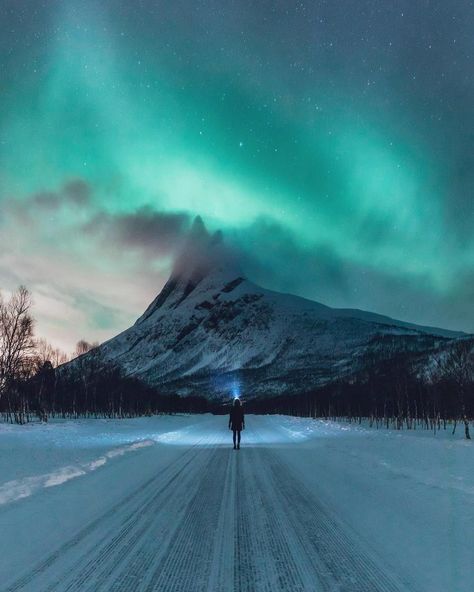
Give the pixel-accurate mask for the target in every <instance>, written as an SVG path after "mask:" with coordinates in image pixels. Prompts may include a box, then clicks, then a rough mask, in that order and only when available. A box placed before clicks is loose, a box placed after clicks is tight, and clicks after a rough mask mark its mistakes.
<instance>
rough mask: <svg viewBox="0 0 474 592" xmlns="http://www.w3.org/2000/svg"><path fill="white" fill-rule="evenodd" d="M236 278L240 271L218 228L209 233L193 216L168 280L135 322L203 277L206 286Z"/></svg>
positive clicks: (174, 302)
mask: <svg viewBox="0 0 474 592" xmlns="http://www.w3.org/2000/svg"><path fill="white" fill-rule="evenodd" d="M236 278H242V272H241V269H240V266H239V264H238V262H237V258H236V256H235V253H234V252H233V251H232V249H230V248H229V247H228V246H227V245H226V244H225V242H224V236H223V234H222V232H221V231H220V230H218V231H216V232H214V233H210V232H209V231H208V230H207V228H206V226H205V224H204V222H203V220H202V218H201V217H200V216H196V218H195V219H194V221H193V224H192V226H191V228H190V230H189V232H188V234H187V236H186V238H185V240H184V243H183V247H182V249H181V251H180V252H179V254H178V256H177V257H176V260H175V262H174V265H173V269H172V271H171V275H170V277H169V279H168V281H167V282H166V284H165V285H164V287H163V289H162V290H161V292H160V293H159V294H158V296H157V297H156V298H155V300H154V301H153V302H152V303H151V304H150V306H149V307H148V308H147V309H146V311H145V313H144V314H143V315H142V316H141V317H140V318H139V319H138V321H137V323H140V322H142V321H144V320H146V319H148V318H149V317H150V316H151V315H152V314H153V313H154V312H155V311H156V310H158V309H160V308H162V307H163V306H165V305H166V306H167V307H172V308H176V307H177V306H179V305H180V304H181V302H183V301H184V300H186V298H187V297H188V296H189V295H190V294H191V293H192V292H193V291H194V290H195V288H196V287H197V286H198V285H200V284H202V282H203V280H205V279H207V281H206V286H207V288H208V289H209V288H211V287H213V288H219V287H221V286H225V285H227V284H228V283H229V282H230V281H232V280H235V279H236ZM207 284H209V285H207Z"/></svg>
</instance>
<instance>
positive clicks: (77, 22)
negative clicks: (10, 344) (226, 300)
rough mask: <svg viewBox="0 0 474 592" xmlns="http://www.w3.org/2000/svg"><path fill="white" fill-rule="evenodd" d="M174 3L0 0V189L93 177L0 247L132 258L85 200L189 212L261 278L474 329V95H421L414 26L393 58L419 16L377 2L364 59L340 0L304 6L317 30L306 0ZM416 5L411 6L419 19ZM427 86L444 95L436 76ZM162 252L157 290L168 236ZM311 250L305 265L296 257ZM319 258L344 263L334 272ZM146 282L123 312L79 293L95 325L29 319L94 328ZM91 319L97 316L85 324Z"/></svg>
mask: <svg viewBox="0 0 474 592" xmlns="http://www.w3.org/2000/svg"><path fill="white" fill-rule="evenodd" d="M27 4H30V5H33V4H34V5H36V4H37V5H38V7H39V6H40V3H36V2H30V3H27ZM178 4H179V5H180V6H181V12H180V11H179V10H178V8H177V7H176V6H175V7H174V8H173V9H172V8H171V7H170V6H169V5H167V4H166V3H165V4H162V3H156V2H155V3H153V2H144V3H139V5H137V10H136V12H135V13H133V12H132V11H131V8H130V7H129V6H127V3H125V2H116V3H113V2H104V3H99V2H85V3H77V2H61V3H54V2H53V3H51V6H50V7H49V9H48V10H46V9H42V8H38V9H37V11H36V12H35V13H34V14H33V15H31V14H30V15H29V16H28V15H25V14H23V15H22V16H21V18H20V16H19V14H16V13H15V8H14V5H13V4H11V3H7V6H12V7H13V8H11V9H10V11H9V13H8V18H9V27H10V29H12V30H13V28H14V27H20V26H21V27H23V29H24V34H25V35H24V37H21V36H20V35H18V30H17V31H16V33H15V39H16V40H17V41H16V44H15V45H13V46H9V51H8V52H6V51H5V48H6V47H7V44H8V39H7V40H5V39H4V41H3V45H4V46H3V47H2V52H3V53H2V56H3V57H2V58H1V60H2V66H3V68H2V78H1V86H0V203H1V202H2V201H3V202H4V203H5V204H7V203H8V204H9V206H8V208H9V210H8V211H11V209H12V208H11V205H12V203H15V204H16V206H17V207H18V208H21V207H23V208H24V209H25V210H26V211H28V210H29V209H31V208H30V203H31V200H32V199H34V196H38V195H44V194H48V193H52V194H55V195H62V192H63V189H62V188H64V186H65V185H66V184H67V183H69V182H70V181H71V180H80V181H81V182H83V183H84V184H85V185H86V186H87V187H88V191H89V192H90V200H91V203H90V204H89V205H88V206H87V207H88V212H85V213H84V212H78V210H77V208H73V207H65V208H60V210H59V211H58V212H56V213H55V215H54V217H53V218H54V220H53V218H51V216H49V214H48V216H49V217H48V216H45V215H44V213H41V214H40V213H39V214H38V216H39V217H40V216H44V220H43V219H41V220H40V219H39V218H38V219H37V220H36V224H37V226H38V227H39V226H41V225H42V230H41V232H39V233H38V234H35V240H34V243H33V239H31V241H30V239H29V237H28V236H24V237H23V238H22V239H21V244H20V243H17V244H16V245H11V243H10V246H9V247H8V246H7V245H4V249H7V248H10V249H11V250H12V251H13V249H15V248H16V249H18V248H21V249H22V251H23V252H24V251H26V252H27V251H28V249H33V248H34V249H35V250H36V251H37V253H40V252H41V251H42V249H44V252H45V257H47V256H50V255H51V251H49V250H48V249H53V247H54V248H55V249H57V251H59V254H60V256H64V258H65V259H67V257H70V256H74V257H75V258H76V259H77V260H78V261H83V262H84V264H85V262H86V261H87V260H90V258H93V259H95V262H94V264H93V265H92V267H93V268H95V269H97V270H102V271H103V270H108V271H110V272H111V273H112V271H113V270H112V269H111V268H113V267H114V266H115V268H116V270H117V273H118V272H119V271H120V274H123V273H124V272H125V271H126V270H128V271H130V269H131V268H133V274H138V273H139V272H141V270H142V264H139V263H137V261H138V258H134V257H132V256H129V255H127V254H126V253H124V252H123V250H120V249H118V250H117V253H116V254H115V255H113V254H111V253H104V252H103V251H101V250H100V248H99V246H98V244H97V242H96V241H95V239H94V237H91V236H90V234H87V233H84V232H83V230H82V229H83V228H84V226H81V223H84V224H86V223H87V220H88V218H90V217H91V216H97V215H99V214H98V213H100V216H102V217H104V216H107V217H110V219H119V218H120V217H124V216H133V215H134V214H135V213H136V212H143V211H146V212H159V213H162V214H163V215H168V214H169V215H177V216H183V217H185V218H186V219H189V220H191V219H192V218H193V217H194V216H195V215H201V216H202V218H203V219H204V221H205V223H206V225H207V226H208V227H209V228H211V229H214V230H215V229H222V230H223V232H224V235H227V236H228V240H229V241H230V242H233V243H235V244H236V245H238V246H239V248H242V249H244V250H245V252H246V254H247V255H248V267H249V272H251V271H252V270H253V273H254V275H257V277H254V278H253V279H255V280H256V281H262V282H263V283H265V284H266V285H269V287H274V288H277V289H282V288H286V289H292V291H295V292H298V293H300V294H302V295H305V296H308V297H314V298H320V299H324V300H325V302H326V303H328V304H330V305H340V306H359V307H362V308H366V309H372V310H373V309H376V310H377V311H378V312H383V313H386V314H391V315H392V316H401V317H403V318H406V319H407V320H411V321H415V322H416V321H417V322H426V323H430V324H444V325H447V326H449V327H453V328H459V329H464V330H474V315H473V313H472V311H471V312H469V307H468V305H467V303H468V301H469V298H470V296H471V295H472V294H473V292H474V289H473V287H472V280H473V273H472V270H473V264H474V238H473V237H474V235H473V233H471V232H469V229H470V228H471V229H472V226H471V223H472V222H473V221H474V215H473V200H472V185H471V184H470V181H472V173H471V171H470V169H469V166H468V165H467V164H466V161H465V160H466V157H465V153H464V157H463V158H464V160H463V169H462V174H461V172H460V164H459V163H460V160H459V159H460V155H462V154H463V150H464V151H466V150H469V148H472V147H473V144H474V142H473V140H472V137H473V136H472V132H473V130H472V127H473V113H472V104H474V102H472V98H474V97H473V95H472V94H470V99H471V104H470V105H468V104H467V102H466V105H467V106H466V107H464V105H465V103H464V101H465V100H466V99H467V98H468V97H467V96H465V95H461V93H459V92H458V93H457V94H456V93H453V96H454V98H455V99H456V97H457V100H458V102H459V104H458V105H457V106H455V107H452V106H451V105H450V108H449V109H447V107H446V104H445V103H444V102H443V103H442V104H441V103H440V102H438V101H437V97H436V95H432V94H426V93H432V90H431V86H430V84H429V83H432V84H434V82H433V78H436V77H437V76H438V77H439V76H441V70H442V65H441V64H438V63H436V62H435V58H434V57H433V62H432V63H431V62H430V61H429V60H430V59H431V58H430V55H429V51H425V46H427V45H429V41H430V39H428V38H427V37H426V35H425V37H424V40H423V41H422V42H420V43H422V44H423V50H424V51H423V52H421V50H420V52H417V53H414V54H413V55H414V59H413V62H414V63H413V64H412V66H411V67H410V68H409V71H408V72H405V70H404V69H403V67H402V66H403V64H402V57H401V56H403V55H404V52H405V51H406V48H405V46H404V43H406V39H407V38H409V39H411V38H410V34H409V32H410V31H411V27H412V26H413V25H410V29H409V31H405V30H404V28H403V27H405V24H404V22H400V23H399V25H398V30H397V25H394V26H395V30H394V31H393V34H392V36H391V37H390V39H391V40H392V41H388V39H387V38H386V37H385V36H384V35H383V34H382V33H383V32H384V28H383V26H386V21H385V18H384V15H383V13H382V14H379V15H378V16H376V17H374V16H373V17H372V23H373V24H374V26H375V28H376V29H377V26H378V27H379V29H380V32H379V34H378V35H377V37H376V40H375V41H374V43H376V45H377V46H378V49H379V54H378V56H377V54H376V53H374V52H371V53H368V54H367V55H369V62H370V67H369V66H368V65H367V64H366V63H364V56H365V53H364V48H361V47H360V44H361V43H362V42H360V41H359V42H357V39H356V34H355V33H354V40H352V41H351V39H352V38H349V39H347V38H344V36H343V33H342V31H343V25H344V23H346V21H345V20H344V19H342V16H340V15H339V20H337V19H338V16H337V14H336V15H335V16H334V15H333V16H332V20H331V17H330V16H328V14H329V15H331V14H332V13H331V9H330V8H329V7H327V5H326V3H315V5H314V6H310V7H309V8H308V10H310V11H311V12H312V13H313V12H314V16H315V22H317V18H316V17H317V14H323V13H324V15H325V16H323V17H321V18H323V23H322V24H320V25H319V28H317V31H318V32H319V35H320V36H319V37H318V34H317V32H315V31H313V30H312V29H311V27H310V26H309V25H308V24H306V21H307V18H308V15H307V14H305V15H298V14H292V15H291V18H290V17H288V14H287V16H286V18H287V21H288V22H287V23H286V24H285V22H284V9H283V7H282V6H281V5H280V4H278V3H277V4H275V6H277V7H279V8H275V9H274V10H272V12H271V14H270V16H268V18H265V15H266V13H265V10H264V5H265V6H267V8H268V5H266V4H265V3H263V4H262V6H260V7H259V8H255V11H256V13H257V14H254V15H253V16H254V18H255V20H256V21H257V22H259V23H260V27H261V31H262V34H261V35H259V34H258V31H259V29H258V27H257V25H254V24H252V21H253V19H251V18H250V17H249V16H247V15H246V13H245V12H244V11H243V9H242V8H241V9H238V8H237V6H236V4H235V3H224V5H223V6H222V7H220V8H219V9H218V8H216V7H217V5H216V4H215V3H212V7H207V8H208V9H209V12H208V13H207V16H206V15H205V14H203V9H202V7H203V6H204V12H205V11H206V10H207V9H206V6H205V4H206V3H204V4H201V3H199V6H201V11H200V12H199V11H198V9H197V6H198V5H197V4H196V5H195V6H194V8H191V5H190V4H189V3H181V2H180V3H178ZM346 4H347V3H346ZM362 4H365V3H364V2H363V3H362ZM367 4H369V3H367ZM318 6H319V8H318ZM152 8H153V10H152ZM211 8H212V10H211ZM5 10H6V9H5ZM247 10H248V11H250V10H251V9H250V8H247ZM318 10H319V11H320V12H319V13H317V11H318ZM390 10H392V9H391V8H387V11H390ZM12 11H13V13H12ZM324 11H326V12H324ZM409 12H410V9H409V8H408V10H407V13H409ZM412 12H413V11H412ZM415 12H416V11H414V12H413V14H412V15H411V17H409V15H408V14H407V19H406V20H408V18H412V19H415V18H421V17H420V16H419V15H417V14H415ZM236 15H237V16H238V18H237V17H236ZM386 17H388V15H386ZM404 18H405V17H404ZM7 20H8V19H7ZM356 21H358V19H356ZM4 23H5V21H4ZM346 24H347V23H346ZM382 25H383V26H382ZM355 26H356V27H359V28H360V27H362V24H360V23H358V24H357V25H355ZM459 26H460V27H461V24H460V23H459ZM2 27H5V29H6V30H7V26H6V25H5V24H4V25H2ZM315 27H316V26H315ZM324 27H326V29H325V28H324ZM10 29H8V30H10ZM328 29H329V30H330V33H331V35H329V31H328ZM282 31H286V32H287V34H286V35H282V36H280V35H279V33H281V32H282ZM425 33H426V31H425ZM413 35H414V33H413ZM446 35H447V36H446V39H445V38H443V36H442V35H440V37H439V38H438V39H437V40H433V42H432V43H433V45H437V47H438V48H439V46H440V45H441V46H444V45H446V46H447V45H448V43H449V40H450V38H451V36H452V35H453V32H452V31H449V32H447V33H446ZM7 37H8V36H7ZM9 37H10V42H11V40H12V38H13V34H10V36H9ZM457 37H458V41H457V43H458V45H457V47H454V48H453V47H451V45H450V46H449V48H450V50H451V51H452V52H467V51H468V50H470V49H472V41H470V42H468V40H467V34H466V40H465V43H466V45H464V46H463V42H464V37H463V36H462V34H460V33H459V32H457ZM328 38H331V39H334V41H333V42H332V43H333V44H331V42H329V41H327V39H328ZM374 39H375V37H374ZM311 40H312V41H313V44H314V45H311ZM414 42H415V41H414V40H413V43H414ZM468 43H470V47H469V46H468V45H467V44H468ZM369 45H370V44H369ZM334 46H335V47H334ZM364 47H366V44H364ZM441 49H442V47H441V48H440V50H441ZM445 49H446V48H445ZM365 51H366V52H368V50H367V49H365ZM419 53H420V55H421V53H422V55H423V56H424V57H423V59H424V61H425V63H424V64H423V63H422V62H423V60H422V58H421V57H419ZM426 53H428V55H425V54H426ZM433 54H434V52H433ZM453 55H454V54H453ZM473 55H474V52H473ZM405 59H406V58H405ZM457 59H459V57H458V58H457ZM366 61H367V60H366ZM377 64H379V69H377V67H376V66H377ZM426 67H430V68H431V78H429V79H428V74H427V72H426ZM438 70H439V71H438ZM451 76H452V74H451ZM470 76H471V78H472V75H470ZM417 80H418V81H417ZM470 80H471V79H470ZM471 81H472V80H471ZM420 85H421V88H420ZM423 86H425V87H427V88H426V89H425V90H424V89H423ZM439 88H440V87H439ZM470 90H471V93H472V85H471V86H470ZM467 92H468V91H466V90H465V93H467ZM410 93H411V94H410ZM424 93H425V94H424ZM439 93H440V95H439V96H440V97H443V101H445V98H444V94H443V93H444V89H442V88H440V90H439ZM430 97H431V98H430ZM430 101H431V102H430ZM440 105H441V106H440ZM443 105H444V106H445V107H446V109H445V110H443V109H442V108H443ZM456 108H458V112H457V115H456V114H454V115H453V113H452V111H453V109H454V110H455V109H456ZM463 109H464V111H463ZM461 112H463V115H464V118H463V119H462V120H461V117H460V113H461ZM469 134H471V135H469ZM469 142H470V145H469ZM466 170H467V172H466ZM469 191H470V193H469ZM5 207H6V206H5ZM144 208H146V209H145V210H144ZM6 211H7V210H4V214H5V212H6ZM81 217H84V219H82V218H81ZM19 220H20V218H19V217H18V216H16V217H15V216H13V215H11V214H10V215H4V218H3V220H2V218H0V233H1V232H2V228H3V230H4V231H5V229H6V226H7V225H8V228H9V231H10V232H12V231H13V225H14V224H17V225H18V227H17V229H16V230H15V232H16V234H21V233H22V227H21V226H20V225H19V224H20V223H19ZM52 220H53V222H52ZM2 225H3V226H2ZM184 225H186V224H184ZM52 226H54V229H53V228H52ZM59 227H60V228H59ZM58 228H59V230H58ZM60 230H61V241H60V242H59V244H58V234H57V233H58V232H59V231H60ZM35 232H36V231H35ZM26 234H28V233H26ZM9 236H10V235H9ZM0 241H1V238H0ZM282 245H284V246H282ZM48 253H49V255H48ZM282 253H285V254H286V255H287V257H286V258H285V259H283V260H282V259H281V258H280V257H281V255H282ZM127 257H129V259H130V260H128V259H127ZM149 257H150V255H149V254H147V258H148V259H149ZM156 257H157V260H156V261H154V262H153V268H154V269H155V270H157V269H158V270H160V273H161V274H162V275H158V276H157V277H156V278H155V280H156V291H157V290H158V289H159V287H160V282H161V283H162V281H163V280H164V277H165V275H166V271H167V269H169V265H170V261H171V260H172V257H173V248H172V247H171V248H170V249H168V250H166V252H164V253H161V255H160V254H159V253H157V255H156ZM160 257H161V258H160ZM312 257H316V259H317V261H318V264H317V265H314V266H312V264H311V263H308V260H309V259H311V258H312ZM325 258H326V259H328V261H329V262H326V259H325ZM125 260H127V261H126V264H125V263H124V261H125ZM10 261H11V259H8V260H5V259H2V258H0V286H1V285H2V284H5V287H6V288H7V289H9V288H10V289H11V287H12V285H13V283H14V281H16V280H18V281H22V282H23V283H26V284H27V285H30V284H31V283H32V281H31V278H30V277H28V275H26V276H25V277H23V276H22V277H20V275H19V274H16V275H15V276H14V277H13V275H12V272H11V267H10V270H9V273H7V271H5V269H7V267H8V266H11V263H10ZM305 262H306V264H307V267H306V269H303V268H302V267H304V265H305ZM318 265H319V267H318ZM321 266H322V268H324V269H327V268H328V266H329V267H331V269H332V268H333V267H334V268H335V270H336V271H335V272H334V273H336V275H337V276H338V277H339V276H345V280H344V281H342V280H341V282H340V284H341V285H339V284H338V285H337V286H336V284H337V283H338V282H337V281H336V280H334V281H333V284H331V279H330V278H329V283H328V281H327V278H326V276H325V275H324V272H322V271H321V269H320V268H321ZM2 269H3V270H4V273H3V275H2ZM147 269H148V268H147ZM313 269H314V270H315V274H314V276H311V271H312V270H313ZM258 270H260V276H261V277H260V276H259V272H258ZM262 270H263V271H262ZM68 273H70V274H73V273H74V266H73V265H71V269H70V272H68ZM130 273H132V272H130ZM331 273H332V272H331ZM361 274H362V276H363V277H365V278H366V280H365V281H364V282H362V280H361V279H360V278H361V277H362V276H361ZM66 275H67V274H66ZM355 276H357V277H358V278H359V280H358V282H355V283H352V278H354V277H355ZM122 277H123V276H122ZM48 281H49V280H48V278H45V279H44V283H45V284H47V283H48ZM65 281H66V283H67V278H65ZM126 282H127V280H126V279H125V278H124V283H126ZM321 282H326V284H325V286H324V287H322V286H321ZM10 284H11V285H10ZM33 284H34V281H33ZM355 284H356V286H355ZM393 285H396V286H398V287H399V288H400V291H399V293H398V294H396V293H394V292H393ZM32 289H33V291H34V285H33V286H32ZM71 290H72V287H71ZM331 290H332V291H331ZM153 295H154V294H153V292H151V293H148V292H147V293H146V294H145V293H141V295H140V297H137V299H136V300H134V301H133V302H134V304H133V307H132V305H131V304H130V303H128V304H127V305H124V307H128V308H127V310H126V314H125V316H122V317H120V319H119V318H116V317H115V316H114V315H113V314H112V315H111V313H110V310H109V308H110V307H109V303H108V302H107V301H106V300H105V296H104V294H101V295H99V294H97V295H95V296H92V295H91V294H90V293H87V294H83V295H82V296H81V295H76V298H77V299H81V298H82V300H84V301H88V299H91V301H92V302H93V304H87V303H86V304H84V311H85V312H87V311H88V312H89V317H90V319H92V320H89V321H88V322H89V325H88V326H87V327H88V328H87V329H85V330H87V331H89V333H91V335H82V333H80V332H81V331H82V329H78V328H77V327H75V328H74V330H73V329H72V328H70V331H69V333H68V335H70V338H69V337H67V336H66V334H65V333H64V334H63V335H62V336H61V337H60V338H59V337H58V336H57V334H56V333H55V331H54V330H52V329H51V330H50V325H51V322H52V321H51V318H52V316H53V315H51V317H50V318H49V321H46V320H45V321H43V324H42V325H41V328H42V329H44V331H45V332H46V333H48V332H49V334H50V335H51V336H52V338H53V339H56V340H57V341H61V343H66V342H67V343H69V342H71V343H72V342H73V341H74V340H75V339H78V338H79V337H82V336H85V337H91V338H92V337H95V336H96V335H97V334H98V335H99V336H100V337H103V336H104V335H105V334H113V333H114V332H116V331H118V330H119V329H121V328H123V326H122V325H123V324H124V323H125V322H128V321H129V318H133V317H134V316H138V314H139V313H140V310H139V309H137V310H135V306H136V304H137V302H140V303H141V302H142V301H143V302H144V303H146V301H147V300H150V299H151V298H152V297H153ZM56 298H59V299H60V298H61V297H60V296H56ZM410 299H412V300H410ZM400 301H404V304H403V305H402V304H401V303H400ZM450 302H451V303H452V306H450V304H449V303H450ZM114 306H119V305H118V304H117V303H114ZM122 312H123V311H122ZM41 314H43V316H44V315H45V311H44V307H43V309H42V313H41ZM469 315H470V316H469ZM46 316H47V315H46ZM44 318H46V317H45V316H44ZM104 319H109V320H107V321H106V320H104ZM40 321H41V315H40ZM48 323H49V325H48ZM102 325H103V326H104V327H105V329H106V333H104V334H102V333H96V332H95V330H96V329H97V330H98V329H100V328H101V327H102ZM107 331H108V333H107Z"/></svg>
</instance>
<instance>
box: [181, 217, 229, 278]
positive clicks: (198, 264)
mask: <svg viewBox="0 0 474 592" xmlns="http://www.w3.org/2000/svg"><path fill="white" fill-rule="evenodd" d="M230 267H232V268H233V269H234V270H235V271H238V269H237V268H238V266H237V263H236V260H235V257H234V256H233V254H232V253H231V250H230V249H229V248H228V247H227V245H225V243H224V237H223V234H222V232H221V231H220V230H218V231H216V232H214V233H210V232H209V231H208V230H207V228H206V226H205V224H204V222H203V220H202V218H201V217H200V216H196V218H195V219H194V221H193V224H192V226H191V228H190V230H189V233H188V235H187V236H186V238H185V241H184V244H183V248H182V249H181V251H180V253H179V254H178V256H177V258H176V260H175V263H174V266H173V270H172V272H171V278H174V279H177V278H180V279H185V278H186V279H191V278H194V280H197V279H198V278H200V279H202V278H203V277H205V276H206V275H208V274H209V272H211V270H213V271H217V270H223V269H229V268H230ZM238 273H240V271H238Z"/></svg>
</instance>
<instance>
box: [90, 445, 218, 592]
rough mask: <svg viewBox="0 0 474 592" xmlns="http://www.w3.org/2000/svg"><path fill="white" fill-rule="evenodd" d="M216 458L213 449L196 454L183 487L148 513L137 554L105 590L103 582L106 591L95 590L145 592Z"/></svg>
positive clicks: (180, 483)
mask: <svg viewBox="0 0 474 592" xmlns="http://www.w3.org/2000/svg"><path fill="white" fill-rule="evenodd" d="M211 446H212V443H209V444H206V448H210V447H211ZM198 455H199V456H198ZM214 457H215V451H214V450H213V449H211V450H207V451H206V450H204V449H202V448H201V449H200V450H199V452H197V453H196V455H195V456H194V457H193V459H192V460H193V463H194V466H192V467H191V468H192V471H189V472H188V473H186V474H185V475H184V476H183V478H181V479H180V480H179V486H177V487H175V488H174V489H173V490H172V491H170V492H169V496H168V498H167V500H166V501H164V500H160V504H159V505H158V504H156V507H154V508H151V511H149V512H148V514H149V516H148V521H149V526H148V527H147V528H146V536H143V537H141V540H140V542H139V544H138V545H136V546H135V549H134V550H133V552H132V553H130V554H129V555H128V556H127V557H126V558H125V561H122V562H121V564H120V569H119V573H117V574H115V575H114V576H113V577H112V578H111V579H110V580H109V581H108V582H105V587H104V580H102V581H101V585H102V587H100V586H99V587H93V588H92V590H94V591H95V590H98V589H103V590H107V592H109V591H110V592H123V591H125V592H135V591H137V590H141V589H143V587H144V586H145V585H146V584H147V582H148V580H149V579H150V574H152V573H153V572H154V570H155V569H156V564H157V562H158V561H159V560H160V559H161V558H162V557H163V555H164V554H165V553H166V550H167V545H166V541H167V540H170V539H171V537H172V536H173V535H174V533H175V532H176V530H177V529H178V528H180V524H181V521H182V520H183V516H184V515H185V512H186V509H187V506H188V504H189V499H190V495H191V494H192V492H193V491H195V490H196V489H197V487H198V486H199V477H200V475H201V474H202V473H203V472H206V471H207V470H208V465H209V464H210V463H212V462H214ZM196 461H199V462H196ZM177 485H178V483H177Z"/></svg>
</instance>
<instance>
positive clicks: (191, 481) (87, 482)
mask: <svg viewBox="0 0 474 592" xmlns="http://www.w3.org/2000/svg"><path fill="white" fill-rule="evenodd" d="M246 424H247V428H246V430H245V431H244V432H243V438H242V450H240V451H233V450H232V449H231V447H230V446H229V444H230V441H231V438H230V432H229V431H228V430H227V418H226V417H222V416H211V415H204V416H186V415H182V416H160V417H151V418H137V419H129V420H78V421H52V422H51V423H49V424H46V425H40V424H31V425H27V426H10V425H5V424H0V523H1V525H2V528H1V530H0V573H1V574H2V590H5V591H13V590H29V591H35V592H37V591H39V590H45V589H48V590H58V591H61V592H64V591H66V590H75V591H76V590H79V591H81V590H94V591H97V592H99V591H105V590H107V591H109V590H115V591H120V590H122V591H126V592H132V591H133V590H137V591H145V590H183V592H184V591H186V592H192V591H193V590H206V591H214V590H215V591H219V592H221V591H226V590H235V589H241V590H253V589H255V590H267V589H271V590H272V591H279V590H281V591H285V592H289V591H291V592H292V591H293V590H304V591H306V590H308V591H318V590H330V591H332V590H334V591H336V590H347V591H351V592H352V591H360V592H371V591H373V592H388V591H389V590H390V591H392V592H394V591H395V590H409V591H413V592H424V591H427V592H428V591H430V592H431V591H432V590H437V591H438V590H439V591H440V592H467V591H468V590H469V591H470V590H472V582H473V578H474V542H473V541H472V528H473V526H474V449H473V444H472V442H467V441H465V440H464V439H463V438H462V433H461V430H460V431H459V433H457V434H456V435H455V436H452V435H451V432H450V431H449V430H448V431H443V430H442V431H441V432H438V433H437V434H436V435H434V434H433V433H432V432H428V431H424V430H416V431H400V432H398V431H392V430H385V429H379V430H376V429H375V428H369V427H368V426H366V425H359V424H349V423H342V422H341V423H336V422H329V421H320V420H312V419H303V418H292V417H286V416H251V415H250V416H248V417H247V420H246Z"/></svg>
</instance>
